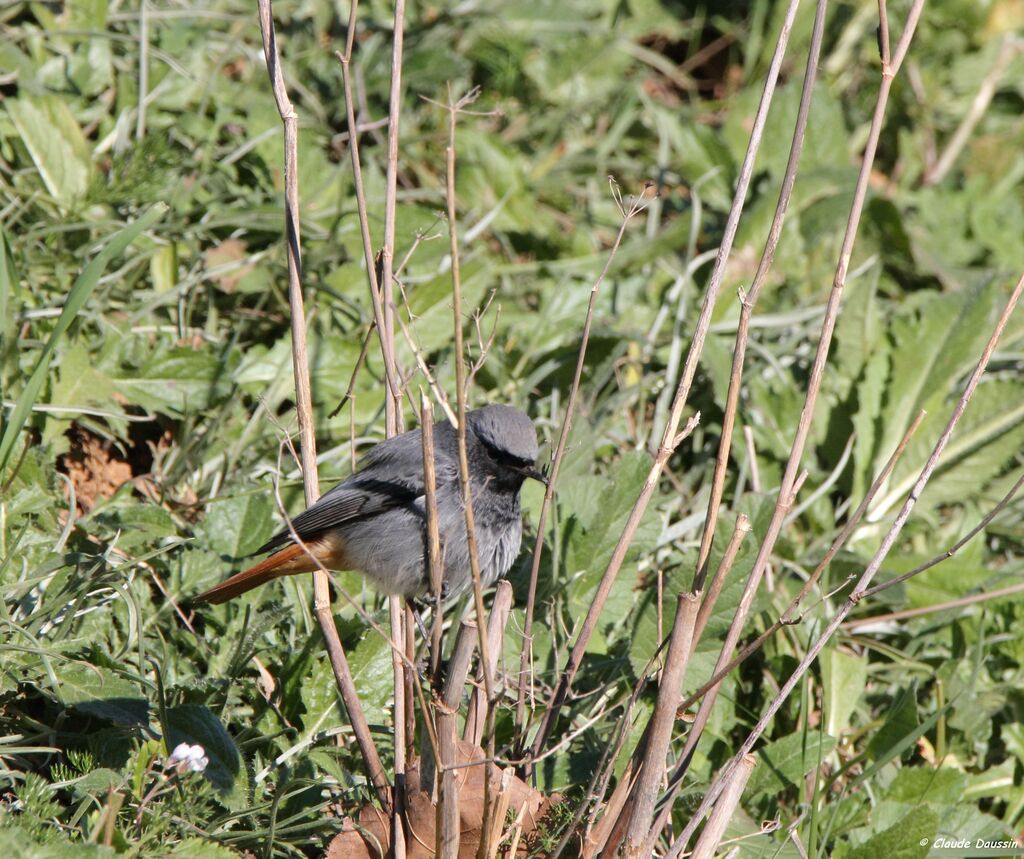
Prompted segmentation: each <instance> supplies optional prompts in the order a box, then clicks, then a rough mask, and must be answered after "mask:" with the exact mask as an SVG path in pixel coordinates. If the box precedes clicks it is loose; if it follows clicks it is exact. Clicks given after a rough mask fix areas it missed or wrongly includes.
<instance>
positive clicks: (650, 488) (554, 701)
mask: <svg viewBox="0 0 1024 859" xmlns="http://www.w3.org/2000/svg"><path fill="white" fill-rule="evenodd" d="M798 6H799V0H790V3H789V6H788V8H787V9H786V17H785V20H784V22H783V24H782V29H781V31H780V33H779V38H778V41H777V42H776V45H775V53H774V54H773V56H772V61H771V65H770V67H769V71H768V74H767V76H766V79H765V85H764V92H763V93H762V95H761V102H760V104H759V105H758V109H757V114H756V116H755V117H754V125H753V128H752V129H751V132H750V141H749V143H748V144H747V152H746V155H745V157H744V159H743V165H742V166H741V168H740V173H739V179H738V181H737V183H736V193H735V195H734V196H733V203H732V207H731V208H730V210H729V217H728V218H727V220H726V224H725V230H724V232H723V235H722V244H721V246H720V247H719V249H718V256H717V257H716V259H715V267H714V269H713V270H712V273H711V278H710V280H709V281H708V288H707V293H706V295H705V296H704V303H703V305H702V306H701V312H700V316H699V317H698V319H697V324H696V326H695V328H694V333H693V340H692V342H691V345H690V351H689V352H688V353H687V356H686V363H685V364H684V365H683V372H682V376H681V378H680V380H679V385H678V386H677V388H676V393H675V396H674V398H673V401H672V409H671V412H670V415H669V420H668V422H667V424H666V426H665V431H664V433H663V434H662V438H661V442H660V444H659V445H658V450H657V453H656V454H655V456H654V462H653V464H652V466H651V470H650V472H649V473H648V475H647V479H646V480H645V481H644V485H643V487H642V489H641V490H640V495H639V496H638V498H637V500H636V502H635V503H634V505H633V509H632V510H631V511H630V514H629V518H628V519H627V520H626V525H625V527H624V528H623V532H622V535H621V536H620V537H619V540H618V543H616V545H615V549H614V550H613V551H612V556H611V559H610V560H609V561H608V566H607V568H606V569H605V572H604V575H603V576H602V578H601V582H600V584H599V585H598V588H597V592H596V593H595V595H594V599H593V601H592V602H591V605H590V608H589V609H588V611H587V616H586V618H585V619H584V621H583V625H582V626H581V628H580V632H579V635H578V636H577V638H576V642H575V644H574V645H573V648H572V651H571V653H570V654H569V659H568V661H567V663H566V666H565V668H564V669H563V671H562V675H561V677H560V678H559V681H558V683H557V685H556V686H555V688H554V690H553V691H552V693H551V698H550V699H549V701H548V704H547V708H546V711H545V713H544V718H543V720H542V722H541V725H540V729H539V730H538V732H537V736H536V738H535V739H534V743H533V746H532V751H533V754H534V756H536V755H538V754H539V753H540V751H541V749H543V748H544V744H545V743H546V742H547V738H548V736H549V735H550V733H551V730H552V729H553V728H554V724H555V720H556V719H557V718H558V710H559V709H560V708H561V706H562V703H563V702H564V701H565V698H566V696H567V695H568V693H569V688H570V686H571V685H572V681H573V678H574V677H575V676H576V672H577V671H578V670H579V667H580V664H581V663H582V661H583V654H584V653H585V652H586V649H587V644H588V642H589V641H590V637H591V636H592V635H593V633H594V629H596V627H597V620H598V617H599V616H600V614H601V611H602V609H603V608H604V604H605V601H606V600H607V599H608V594H609V593H610V592H611V587H612V583H613V582H614V581H615V578H616V576H618V574H619V570H620V569H621V568H622V564H623V562H624V561H625V559H626V553H627V551H628V550H629V545H630V543H631V542H632V541H633V536H634V535H635V534H636V529H637V528H638V527H639V526H640V520H641V519H642V518H643V515H644V512H645V511H646V510H647V505H648V504H649V503H650V500H651V497H652V496H653V495H654V491H655V489H657V486H658V480H659V478H660V477H661V472H662V470H663V469H664V467H665V464H666V463H667V462H668V460H669V458H670V457H671V456H672V453H673V452H674V450H675V447H676V445H677V444H679V442H680V441H681V440H682V439H681V437H680V436H679V435H677V430H678V427H679V423H680V421H681V420H682V417H683V411H684V410H685V409H686V404H687V401H688V399H689V395H690V387H691V386H692V384H693V378H694V375H695V374H696V372H697V361H698V360H699V358H700V354H701V352H702V351H703V349H704V341H705V339H706V338H707V333H708V329H709V328H710V326H711V314H712V312H713V310H714V307H715V303H716V301H717V299H718V294H719V292H720V289H721V285H722V278H723V277H724V275H725V264H726V262H727V261H728V259H729V254H730V253H731V251H732V245H733V241H734V239H735V238H736V230H737V228H738V227H739V219H740V213H741V212H742V211H743V204H744V201H745V200H746V196H747V189H748V187H749V185H750V178H751V176H752V175H753V172H754V161H755V157H756V154H757V150H758V148H759V147H760V144H761V138H762V136H763V133H764V125H765V121H766V120H767V117H768V107H769V105H770V104H771V99H772V96H773V94H774V92H775V85H776V83H777V82H778V78H779V70H780V69H781V67H782V59H783V56H784V55H785V51H786V45H787V44H788V42H789V34H790V30H791V29H792V27H793V20H794V18H795V17H796V10H797V7H798Z"/></svg>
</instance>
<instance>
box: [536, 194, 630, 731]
mask: <svg viewBox="0 0 1024 859" xmlns="http://www.w3.org/2000/svg"><path fill="white" fill-rule="evenodd" d="M612 181H613V180H612ZM647 202H648V201H646V200H645V199H644V198H642V197H639V198H636V199H635V200H633V201H632V202H631V203H630V205H629V207H628V208H627V209H625V210H623V213H622V223H621V224H620V226H619V231H618V233H617V234H616V236H615V241H614V242H612V246H611V249H610V250H609V251H608V256H607V258H606V259H605V263H604V268H602V269H601V273H600V274H599V275H598V276H597V280H595V281H594V285H593V286H592V287H591V288H590V301H589V303H588V304H587V315H586V317H585V318H584V320H583V333H582V334H581V335H580V348H579V353H578V354H577V356H576V372H575V373H574V374H573V378H572V385H571V386H570V388H569V397H568V400H567V401H566V404H565V416H564V417H563V418H562V429H561V431H560V432H559V435H558V443H557V444H556V446H555V452H554V453H553V454H552V456H551V467H550V468H549V470H548V485H547V489H546V490H545V492H544V500H543V501H542V502H541V505H540V513H539V514H538V516H537V540H536V542H535V543H534V546H533V560H532V563H531V565H530V585H529V589H528V590H527V592H526V613H525V615H524V619H523V643H522V651H521V653H520V656H519V676H520V678H526V677H530V678H531V679H530V681H528V682H524V681H523V680H522V679H521V680H520V683H519V694H518V697H517V699H516V725H517V726H518V728H519V731H520V736H521V738H522V737H523V736H524V735H525V730H526V689H527V686H530V700H531V701H532V700H533V688H532V686H533V684H532V677H533V672H532V671H531V670H530V666H532V665H533V614H534V611H535V609H536V602H537V579H538V577H539V574H540V561H541V555H542V553H543V550H544V534H545V531H546V526H547V520H548V512H549V511H550V509H551V503H552V501H553V499H554V496H555V484H556V482H557V481H558V472H559V469H560V468H561V465H562V458H563V457H564V456H565V448H566V445H567V444H568V441H569V433H570V431H571V430H572V418H573V413H574V411H575V409H576V400H577V398H578V395H579V389H580V380H581V379H582V378H583V368H584V366H585V364H586V357H587V345H588V344H589V342H590V329H591V325H592V323H593V320H594V308H595V306H596V304H597V297H598V293H599V291H600V289H601V284H602V283H604V279H605V277H606V276H607V274H608V270H609V269H610V268H611V264H612V260H614V259H615V255H616V253H617V252H618V250H619V245H621V244H622V237H623V236H624V235H625V233H626V227H627V226H628V225H629V222H630V220H631V219H632V218H633V216H634V215H636V214H637V213H638V212H640V211H641V210H642V209H644V208H646V206H647Z"/></svg>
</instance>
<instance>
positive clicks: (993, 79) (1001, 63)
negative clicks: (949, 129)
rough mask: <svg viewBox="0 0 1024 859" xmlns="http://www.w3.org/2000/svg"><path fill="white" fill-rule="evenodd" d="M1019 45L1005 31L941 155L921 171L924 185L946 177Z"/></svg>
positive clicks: (1012, 36) (1014, 36)
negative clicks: (989, 68)
mask: <svg viewBox="0 0 1024 859" xmlns="http://www.w3.org/2000/svg"><path fill="white" fill-rule="evenodd" d="M1022 45H1024V42H1021V39H1020V37H1019V36H1017V35H1015V34H1013V33H1007V34H1006V35H1005V36H1003V41H1002V44H1001V45H1000V46H999V53H998V54H997V55H996V61H995V62H994V63H993V64H992V68H991V70H990V71H989V73H988V74H987V75H985V79H984V80H983V81H982V82H981V86H980V87H978V92H977V95H975V96H974V101H972V102H971V106H970V108H969V109H968V110H967V113H966V114H965V115H964V118H963V119H962V120H961V121H960V124H959V125H958V126H957V128H956V131H954V132H953V135H952V137H950V138H949V142H948V143H947V144H946V148H945V149H943V150H942V155H940V156H939V158H938V160H937V161H936V162H935V163H934V164H932V165H931V166H930V167H929V168H928V169H927V170H925V173H924V177H923V179H922V180H921V181H922V183H923V184H924V185H935V184H937V183H938V182H941V181H942V180H943V179H945V178H946V174H947V173H948V172H949V170H950V168H951V167H952V166H953V164H954V163H956V159H957V158H958V157H959V156H960V153H961V152H962V151H963V148H964V147H965V146H966V145H967V141H968V140H969V139H970V137H971V134H972V133H973V131H974V129H975V128H976V127H977V125H978V123H979V122H980V121H981V118H982V117H983V116H984V115H985V111H986V110H988V106H989V103H990V102H991V101H992V96H994V95H995V93H996V88H997V87H998V86H999V83H1000V82H1001V81H1002V79H1003V75H1005V74H1006V70H1007V68H1009V65H1010V63H1011V62H1013V59H1014V57H1016V56H1017V53H1018V52H1019V51H1020V50H1021V46H1022Z"/></svg>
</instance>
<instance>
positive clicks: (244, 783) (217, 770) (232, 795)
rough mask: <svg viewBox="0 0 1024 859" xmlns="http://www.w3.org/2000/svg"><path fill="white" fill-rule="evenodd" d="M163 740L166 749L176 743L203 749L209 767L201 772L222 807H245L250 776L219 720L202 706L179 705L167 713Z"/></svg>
mask: <svg viewBox="0 0 1024 859" xmlns="http://www.w3.org/2000/svg"><path fill="white" fill-rule="evenodd" d="M164 730H165V731H166V736H165V738H164V740H165V743H166V745H167V748H168V750H171V749H174V748H175V746H177V745H178V744H179V743H188V744H189V745H199V746H202V747H203V751H204V752H205V753H206V757H207V758H209V761H210V762H209V764H208V765H207V767H206V769H205V770H204V771H203V774H204V775H205V776H206V778H207V780H208V781H209V782H210V784H212V785H213V786H214V787H215V788H216V789H217V791H218V792H219V793H220V795H221V800H222V801H223V802H224V803H225V805H226V806H227V807H228V808H230V809H232V810H238V809H240V808H243V807H244V806H245V805H247V801H248V794H249V775H248V773H247V772H246V768H245V766H244V764H243V762H242V758H241V755H240V754H239V752H238V747H237V746H236V745H235V741H234V740H232V739H231V735H230V734H228V732H227V731H226V730H225V729H224V726H223V725H222V724H221V723H220V720H219V719H218V718H217V717H216V716H215V715H214V714H213V713H212V712H210V710H209V709H208V708H206V707H204V706H202V705H201V704H182V705H180V706H178V707H170V708H169V709H168V710H167V716H166V722H165V723H164Z"/></svg>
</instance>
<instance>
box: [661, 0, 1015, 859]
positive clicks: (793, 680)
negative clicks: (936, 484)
mask: <svg viewBox="0 0 1024 859" xmlns="http://www.w3.org/2000/svg"><path fill="white" fill-rule="evenodd" d="M920 2H922V3H923V0H920ZM915 8H916V7H914V8H912V9H911V11H910V15H909V16H908V24H907V26H908V27H911V26H912V24H913V23H916V20H917V16H916V15H915V14H914V10H915ZM919 11H920V10H918V13H919ZM905 37H906V33H904V38H905ZM901 43H902V40H901ZM904 53H905V52H904ZM1022 293H1024V275H1021V278H1020V280H1018V281H1017V285H1016V286H1015V287H1014V289H1013V292H1012V293H1011V294H1010V297H1009V300H1008V301H1007V303H1006V307H1005V308H1004V309H1003V312H1002V314H1001V315H1000V317H999V320H998V321H997V322H996V325H995V328H994V329H993V331H992V334H991V336H990V337H989V339H988V343H987V344H986V345H985V349H984V351H983V352H982V354H981V357H980V358H979V359H978V363H977V365H976V366H975V368H974V371H973V372H972V373H971V377H970V379H969V380H968V382H967V386H966V388H965V389H964V392H963V394H961V396H960V399H959V400H958V401H957V404H956V406H955V407H954V408H953V412H952V414H951V415H950V417H949V420H948V421H947V423H946V426H945V428H944V429H943V431H942V434H941V435H940V436H939V439H938V441H936V443H935V446H934V447H933V448H932V452H931V454H930V455H929V457H928V460H927V461H926V462H925V464H924V467H923V468H922V469H921V473H920V475H919V476H918V478H917V480H916V481H915V482H914V486H913V488H912V489H911V490H910V494H909V496H908V497H907V499H906V501H904V502H903V506H902V507H901V508H900V512H899V513H898V514H897V516H896V519H895V520H894V521H893V523H892V525H891V526H890V527H889V530H888V531H887V532H886V534H885V536H884V537H883V539H882V543H881V545H880V546H879V547H878V550H877V551H876V552H875V554H874V556H873V557H872V559H871V561H870V562H869V563H868V565H867V567H866V568H865V569H864V572H863V573H862V574H861V577H860V579H859V580H858V582H857V585H856V587H855V588H854V590H853V593H851V594H850V596H849V597H848V598H847V599H846V601H845V602H844V603H843V605H842V606H840V608H839V609H838V611H836V613H835V615H833V617H832V619H831V620H830V621H829V623H828V624H827V625H826V627H825V629H824V631H823V632H822V633H821V635H820V636H819V637H818V638H817V639H816V640H815V642H814V643H813V644H812V645H811V646H810V648H808V650H807V653H806V654H805V655H804V657H803V659H801V660H800V663H799V665H797V667H796V669H795V670H794V671H793V673H792V674H791V675H790V677H789V678H788V679H787V680H786V682H785V683H784V684H783V685H782V688H781V689H779V692H778V694H776V696H775V697H774V698H773V699H772V700H771V702H769V704H768V708H767V709H766V710H765V712H764V714H763V715H762V716H761V718H760V719H759V720H758V722H757V724H756V725H755V726H754V728H753V729H752V730H751V732H750V733H749V734H748V735H747V738H746V739H745V740H744V741H743V744H742V745H741V746H740V749H739V751H738V752H737V754H736V756H735V757H734V759H733V762H735V761H737V760H740V759H742V757H743V756H744V755H746V754H748V753H749V752H750V751H751V749H753V747H754V744H755V743H756V742H757V741H758V739H760V737H761V735H762V734H763V733H764V732H765V730H766V729H767V727H768V725H769V724H770V723H771V721H772V719H774V718H775V714H776V713H778V711H779V709H780V708H781V707H782V705H783V703H784V702H785V700H786V699H787V698H788V697H789V695H790V693H791V692H792V691H793V689H794V688H795V687H796V684H797V683H798V682H799V681H800V679H801V678H802V677H803V676H804V674H805V673H806V672H807V670H808V669H809V668H810V667H811V665H812V664H813V663H814V660H815V659H817V658H818V654H819V653H821V651H822V650H823V649H824V647H825V645H826V644H827V643H828V641H829V640H830V639H831V638H832V636H833V635H834V634H835V632H836V630H837V629H839V627H840V626H841V625H842V624H843V621H845V620H846V618H847V616H848V615H849V614H850V612H851V611H852V610H853V608H854V607H855V606H856V605H857V604H858V603H859V602H860V600H861V599H863V597H864V594H865V593H866V592H867V589H868V587H869V585H870V584H871V580H872V579H873V578H874V577H875V575H876V574H877V572H878V570H879V569H880V568H881V566H882V563H883V562H884V561H885V559H886V557H887V556H888V554H889V551H890V550H891V549H892V547H893V545H894V544H895V542H896V539H897V537H899V535H900V532H901V531H902V530H903V526H904V525H905V524H906V522H907V519H909V518H910V514H911V512H912V511H913V509H914V506H915V505H916V504H917V500H918V499H919V498H920V497H921V493H922V492H924V488H925V486H926V485H927V483H928V481H929V480H930V479H931V476H932V473H933V472H934V471H935V468H936V466H937V465H938V463H939V459H940V458H941V457H942V453H943V451H944V450H945V449H946V446H947V445H948V444H949V440H950V438H951V437H952V435H953V431H954V430H955V429H956V425H957V423H959V421H960V418H961V416H962V415H963V413H964V411H965V410H966V409H967V405H968V403H969V402H970V401H971V397H972V396H973V395H974V391H975V390H976V388H977V387H978V383H979V382H980V381H981V377H982V376H983V375H984V373H985V369H986V368H987V367H988V362H989V360H990V359H991V357H992V353H993V352H994V351H995V348H996V346H997V344H998V343H999V338H1000V337H1001V336H1002V333H1003V329H1004V328H1005V327H1006V324H1007V322H1008V321H1009V319H1010V316H1011V314H1012V313H1013V311H1014V308H1015V307H1016V306H1017V303H1018V301H1019V300H1020V297H1021V294H1022ZM680 784H681V782H679V783H677V785H676V787H675V788H674V790H673V791H672V796H674V795H675V793H676V792H677V791H678V789H679V785H680ZM722 788H723V779H722V777H721V776H719V777H718V778H716V779H715V780H714V781H713V782H712V784H711V785H710V786H709V788H708V790H707V793H706V794H705V796H704V800H703V801H702V802H701V804H700V806H699V807H698V808H697V810H696V811H695V812H694V814H693V815H692V817H691V818H690V820H689V822H688V823H687V824H686V827H685V828H684V829H683V831H682V832H681V833H680V835H679V837H678V838H677V839H676V842H675V843H674V844H673V846H672V848H671V849H670V850H669V852H668V853H667V854H666V859H678V856H679V855H680V854H681V853H682V851H683V850H684V849H685V848H686V845H687V843H688V842H689V839H690V838H691V837H692V835H693V833H694V830H695V829H696V827H697V826H698V825H699V824H700V821H701V820H702V819H703V817H704V815H705V814H707V812H708V810H709V808H710V806H711V804H712V803H713V802H714V801H715V799H716V798H717V796H718V794H719V793H720V792H721V790H722ZM670 804H671V802H670V803H669V805H668V806H666V808H668V807H670ZM663 814H664V810H663ZM665 816H666V817H667V815H665ZM664 822H665V821H664V819H662V817H661V816H659V821H658V822H656V823H655V828H656V829H657V830H658V831H660V829H661V827H660V826H659V823H660V824H661V825H662V826H663V825H664Z"/></svg>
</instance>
